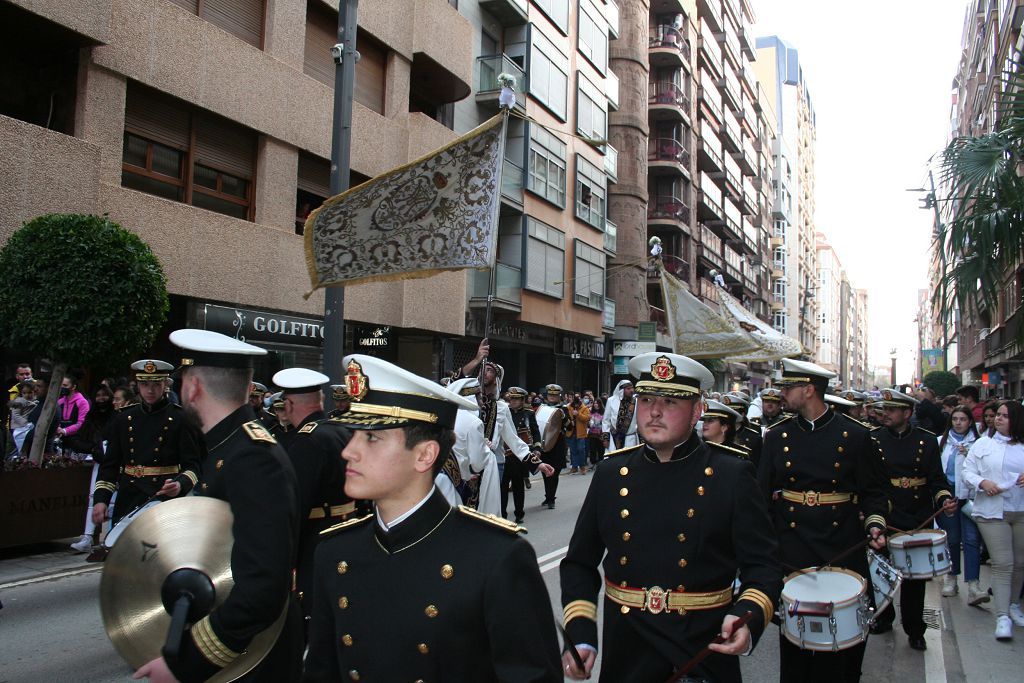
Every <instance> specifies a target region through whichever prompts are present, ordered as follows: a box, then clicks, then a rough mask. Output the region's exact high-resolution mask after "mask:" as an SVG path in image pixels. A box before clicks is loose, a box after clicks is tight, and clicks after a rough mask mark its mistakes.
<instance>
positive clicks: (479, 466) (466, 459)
mask: <svg viewBox="0 0 1024 683" xmlns="http://www.w3.org/2000/svg"><path fill="white" fill-rule="evenodd" d="M452 455H454V456H455V461H456V462H458V463H459V475H460V476H461V477H462V481H469V478H470V477H472V476H473V473H474V472H475V473H480V472H483V471H485V470H486V469H487V464H488V462H490V461H492V460H493V458H492V456H491V451H490V449H488V448H487V441H486V439H484V423H483V422H481V421H480V418H479V417H477V416H476V415H475V414H474V413H473V412H471V411H469V410H460V411H459V412H457V413H456V414H455V444H454V445H453V446H452ZM434 485H435V486H437V489H438V490H439V491H440V492H441V495H443V496H444V497H445V500H447V501H448V504H449V505H451V506H452V507H458V506H460V505H462V496H461V495H459V492H458V491H457V490H456V488H455V482H453V481H452V479H451V477H449V476H448V475H447V474H445V473H444V472H438V474H437V476H436V477H434Z"/></svg>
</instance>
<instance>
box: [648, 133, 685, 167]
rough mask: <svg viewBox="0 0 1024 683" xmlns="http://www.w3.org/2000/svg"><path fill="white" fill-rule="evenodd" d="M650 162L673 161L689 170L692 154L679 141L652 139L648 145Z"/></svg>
mask: <svg viewBox="0 0 1024 683" xmlns="http://www.w3.org/2000/svg"><path fill="white" fill-rule="evenodd" d="M647 160H648V161H672V162H675V163H677V164H682V165H683V166H686V167H687V168H689V166H690V152H689V150H687V149H686V147H685V146H684V145H683V143H681V142H680V141H679V140H673V139H672V138H651V139H650V140H649V141H648V143H647Z"/></svg>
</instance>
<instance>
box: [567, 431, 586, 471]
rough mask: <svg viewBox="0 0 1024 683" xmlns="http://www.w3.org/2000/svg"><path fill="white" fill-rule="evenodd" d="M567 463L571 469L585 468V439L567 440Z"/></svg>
mask: <svg viewBox="0 0 1024 683" xmlns="http://www.w3.org/2000/svg"><path fill="white" fill-rule="evenodd" d="M569 462H570V464H571V466H572V467H577V468H578V467H586V466H587V437H583V438H582V439H576V438H570V439H569Z"/></svg>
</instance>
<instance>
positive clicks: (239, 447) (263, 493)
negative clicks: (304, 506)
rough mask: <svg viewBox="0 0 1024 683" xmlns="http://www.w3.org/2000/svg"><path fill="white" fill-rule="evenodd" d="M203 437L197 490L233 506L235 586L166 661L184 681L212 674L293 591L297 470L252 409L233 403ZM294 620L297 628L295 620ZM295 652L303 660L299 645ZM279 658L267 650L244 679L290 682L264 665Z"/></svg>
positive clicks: (284, 636) (271, 618)
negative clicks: (233, 407)
mask: <svg viewBox="0 0 1024 683" xmlns="http://www.w3.org/2000/svg"><path fill="white" fill-rule="evenodd" d="M205 437H206V444H207V448H208V451H209V452H208V455H207V457H206V460H205V461H204V463H203V476H202V478H201V479H200V482H199V486H198V488H197V491H196V493H197V494H198V495H204V496H212V497H214V498H219V499H221V500H224V501H227V502H228V504H229V505H230V506H231V513H232V515H234V522H233V524H232V527H231V531H232V534H233V535H234V545H233V546H232V548H231V575H232V577H233V579H234V584H235V585H234V587H233V588H232V589H231V593H230V594H229V595H228V597H227V599H226V600H225V601H224V602H223V603H222V604H221V605H220V606H219V607H216V608H215V609H214V610H213V611H212V612H211V613H210V614H209V615H207V616H206V617H203V618H202V619H201V620H200V621H198V622H196V623H195V624H193V626H192V628H191V630H190V631H189V632H188V634H186V637H185V638H183V639H182V645H181V656H180V657H179V660H178V661H177V662H173V661H168V665H169V666H170V668H171V671H172V672H173V673H174V675H175V676H176V677H177V678H178V680H180V681H183V682H184V683H191V682H192V681H205V680H206V679H207V678H209V677H210V676H212V675H213V674H215V673H217V671H219V670H220V669H221V668H223V667H224V666H226V665H227V664H228V663H230V662H231V661H232V660H234V659H235V658H236V657H237V656H238V653H241V652H242V651H243V650H245V648H246V647H247V646H248V645H249V641H251V640H252V638H253V637H254V636H255V635H256V634H257V633H259V632H260V631H263V630H264V629H266V628H267V627H268V626H270V625H271V624H273V623H274V621H275V620H276V619H277V618H278V617H279V616H280V615H281V612H282V610H283V609H284V608H285V602H286V597H287V596H288V595H289V591H290V589H291V583H292V567H293V563H294V553H295V541H296V536H297V533H298V504H297V502H296V486H295V471H294V470H293V469H292V465H291V463H290V462H289V461H288V456H287V455H286V454H285V452H284V450H282V449H281V447H280V446H278V445H277V444H276V443H275V442H274V439H273V437H272V436H271V435H270V433H269V432H268V431H267V430H266V428H264V427H263V425H262V424H260V422H259V421H258V420H256V416H255V415H254V414H253V412H252V408H250V407H249V405H248V404H246V405H244V406H242V407H240V408H238V409H237V410H235V411H234V412H233V413H231V414H230V415H228V416H227V417H226V418H224V419H223V420H221V421H220V422H219V423H218V424H217V425H215V426H214V427H213V429H211V430H209V431H208V432H207V433H206V435H205ZM296 615H297V612H296ZM294 626H298V627H299V628H301V619H300V620H299V621H298V622H295V623H294ZM288 629H289V624H287V623H286V624H285V632H284V633H282V635H281V636H280V637H279V638H278V645H282V644H284V643H288V642H289V638H290V637H292V636H294V634H292V633H288V632H287V630H288ZM299 640H300V643H301V634H300V635H299ZM275 647H277V646H275ZM298 657H299V661H301V644H300V646H299V652H298ZM279 661H280V658H279V657H275V653H274V652H273V651H271V653H270V654H269V655H267V659H265V660H264V662H263V663H261V664H260V665H259V666H258V667H257V668H256V670H255V671H254V672H253V673H252V674H250V676H249V677H247V679H246V680H265V681H285V680H288V676H287V675H286V674H285V673H284V672H281V671H277V672H271V671H268V667H272V666H273V664H274V663H275V662H279ZM261 672H262V675H260V674H261ZM254 674H255V675H254Z"/></svg>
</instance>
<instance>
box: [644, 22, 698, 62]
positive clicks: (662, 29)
mask: <svg viewBox="0 0 1024 683" xmlns="http://www.w3.org/2000/svg"><path fill="white" fill-rule="evenodd" d="M648 36H649V38H648V41H647V59H648V61H649V62H650V65H651V68H652V69H655V68H661V67H669V68H682V67H687V68H689V66H690V41H689V40H687V39H686V37H685V36H684V35H683V33H682V32H681V31H680V30H679V29H677V28H675V27H674V26H668V25H666V24H660V25H658V26H652V27H651V28H650V31H649V33H648Z"/></svg>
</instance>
